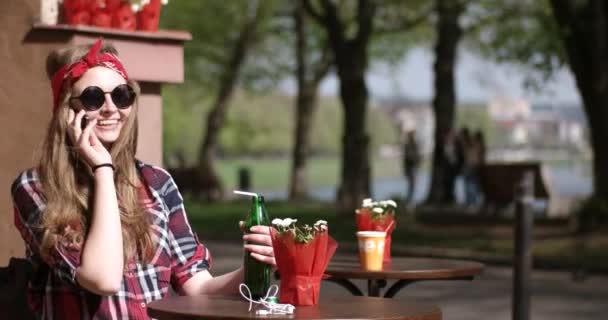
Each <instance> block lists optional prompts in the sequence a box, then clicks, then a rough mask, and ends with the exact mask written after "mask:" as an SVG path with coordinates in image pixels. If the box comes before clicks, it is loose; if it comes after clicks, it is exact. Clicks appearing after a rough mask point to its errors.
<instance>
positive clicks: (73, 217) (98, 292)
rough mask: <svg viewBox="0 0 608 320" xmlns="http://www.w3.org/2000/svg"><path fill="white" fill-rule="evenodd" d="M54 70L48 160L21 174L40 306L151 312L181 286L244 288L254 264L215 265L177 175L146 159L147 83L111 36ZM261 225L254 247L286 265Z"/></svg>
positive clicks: (21, 206)
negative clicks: (141, 125) (141, 120)
mask: <svg viewBox="0 0 608 320" xmlns="http://www.w3.org/2000/svg"><path fill="white" fill-rule="evenodd" d="M47 72H48V73H49V76H50V77H51V84H52V89H53V103H54V105H53V110H52V111H53V116H52V119H51V122H50V125H49V128H48V132H47V135H46V139H45V142H44V147H43V150H42V155H41V159H40V163H39V165H38V166H37V167H36V168H35V169H30V170H27V171H25V172H23V173H21V174H20V175H19V176H18V177H17V179H16V180H15V182H14V183H13V186H12V195H13V202H14V208H15V224H16V226H17V228H18V229H19V231H20V233H21V235H22V237H23V239H24V241H25V244H26V248H27V256H28V258H29V260H30V261H31V263H32V265H33V267H34V271H35V275H34V277H33V278H32V280H31V282H30V288H29V289H30V290H29V293H30V304H31V306H32V309H33V311H34V313H35V314H36V315H37V318H43V319H91V318H95V319H98V318H99V319H148V316H147V312H146V304H147V303H148V302H150V301H152V300H156V299H161V298H163V297H165V296H167V295H168V293H169V286H172V287H173V289H174V290H175V291H176V292H178V293H179V294H185V295H194V294H202V293H236V292H238V285H239V284H240V283H241V282H242V281H243V271H242V268H239V269H237V270H235V271H233V272H231V273H228V274H225V275H222V276H218V277H212V276H211V274H210V273H209V271H208V269H209V268H210V264H211V255H210V253H209V251H208V250H207V248H206V247H205V246H203V245H202V244H201V243H200V242H199V240H198V239H197V237H196V235H195V234H194V233H193V231H192V229H191V227H190V225H189V223H188V219H187V217H186V213H185V211H184V206H183V202H182V197H181V195H180V193H179V191H178V189H177V186H176V185H175V182H174V181H173V179H172V178H171V176H170V175H169V174H168V173H167V172H166V171H165V170H163V169H161V168H158V167H155V166H151V165H147V164H144V163H142V162H141V161H139V160H137V159H135V151H136V147H137V109H138V103H137V100H138V96H139V87H138V85H137V83H135V82H134V81H132V80H129V78H128V75H127V72H126V70H125V69H124V67H123V66H122V63H121V62H120V60H119V59H118V57H117V52H116V50H115V49H114V48H113V47H112V46H110V45H102V40H101V39H99V40H98V41H97V42H96V43H95V44H94V45H93V46H90V47H88V46H80V47H73V48H70V49H65V50H60V51H56V52H53V53H52V54H51V55H50V56H49V58H48V61H47ZM144 107H145V106H144ZM143 111H144V112H145V109H144V110H143ZM251 232H252V233H250V234H248V235H246V236H244V238H245V239H246V240H248V241H249V242H250V243H253V244H250V245H245V249H246V250H248V251H249V252H251V253H250V254H251V255H252V256H253V257H255V258H257V259H258V260H260V261H263V262H265V263H269V264H271V265H274V264H275V260H274V255H273V250H272V244H271V240H270V236H269V232H268V228H264V227H254V228H252V230H251Z"/></svg>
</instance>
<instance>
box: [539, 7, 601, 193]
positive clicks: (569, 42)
mask: <svg viewBox="0 0 608 320" xmlns="http://www.w3.org/2000/svg"><path fill="white" fill-rule="evenodd" d="M551 5H552V7H553V14H554V16H555V18H556V21H557V23H558V25H559V26H560V29H561V38H562V41H563V44H564V47H565V49H566V54H567V57H568V62H569V65H570V69H571V70H572V73H573V74H574V77H575V79H576V85H577V87H578V90H579V92H580V95H581V97H582V100H583V105H584V109H585V113H586V115H587V120H588V122H589V127H590V131H591V147H592V149H593V173H594V174H593V188H594V190H593V193H594V197H597V198H601V199H608V166H607V165H606V164H607V163H608V126H606V123H608V106H607V105H606V104H607V103H608V3H606V2H605V1H603V0H588V1H585V2H580V1H579V2H576V1H564V0H552V1H551Z"/></svg>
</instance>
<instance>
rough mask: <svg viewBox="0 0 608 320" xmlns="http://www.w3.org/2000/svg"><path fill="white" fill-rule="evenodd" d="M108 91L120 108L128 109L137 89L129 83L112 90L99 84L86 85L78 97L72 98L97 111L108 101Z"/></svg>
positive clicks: (89, 109) (133, 100)
mask: <svg viewBox="0 0 608 320" xmlns="http://www.w3.org/2000/svg"><path fill="white" fill-rule="evenodd" d="M106 93H109V94H110V96H111V97H112V102H113V103H114V105H115V106H116V107H117V108H119V109H127V108H128V107H130V106H132V105H133V103H134V102H135V91H134V90H133V88H131V86H130V85H128V84H121V85H118V86H117V87H116V88H114V90H112V91H111V92H105V91H103V89H101V88H100V87H97V86H90V87H86V88H85V89H84V90H83V91H82V93H81V94H80V95H79V96H78V97H71V98H70V100H78V101H80V105H81V106H82V108H83V109H85V110H87V111H95V110H99V109H100V108H101V106H103V104H104V103H106Z"/></svg>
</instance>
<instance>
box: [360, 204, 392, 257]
mask: <svg viewBox="0 0 608 320" xmlns="http://www.w3.org/2000/svg"><path fill="white" fill-rule="evenodd" d="M355 216H356V219H357V231H386V239H385V240H384V258H383V259H382V261H383V263H391V234H392V233H393V230H395V225H396V224H397V222H396V221H395V214H394V213H387V214H385V215H382V216H381V217H379V218H376V219H374V218H372V214H371V212H370V211H369V209H367V208H363V209H359V212H357V214H355ZM393 221H395V223H393V224H392V225H391V222H393ZM389 226H390V228H389V229H388V230H387V228H388V227H389Z"/></svg>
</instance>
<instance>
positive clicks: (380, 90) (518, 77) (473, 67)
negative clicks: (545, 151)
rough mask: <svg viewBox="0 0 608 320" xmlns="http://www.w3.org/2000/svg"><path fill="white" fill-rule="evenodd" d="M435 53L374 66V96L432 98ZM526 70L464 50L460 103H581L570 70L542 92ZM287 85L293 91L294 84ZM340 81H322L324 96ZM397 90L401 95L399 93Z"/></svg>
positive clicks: (369, 80) (412, 53)
mask: <svg viewBox="0 0 608 320" xmlns="http://www.w3.org/2000/svg"><path fill="white" fill-rule="evenodd" d="M432 65H433V53H432V51H430V50H428V49H424V48H416V49H413V50H411V51H410V52H409V54H408V55H407V56H406V57H405V58H404V59H403V60H402V61H401V62H400V63H399V64H398V65H397V66H390V67H389V66H386V65H384V66H382V65H376V66H372V67H371V68H370V71H369V74H368V76H367V84H368V88H369V89H370V92H371V95H372V98H378V97H387V96H395V95H397V96H404V97H409V98H413V99H416V100H428V101H430V100H431V99H432V96H433V91H434V89H433V70H432ZM524 72H525V71H524V70H523V69H522V68H521V67H518V66H512V65H511V66H507V65H498V64H496V63H494V62H491V61H488V60H484V59H482V58H480V57H478V56H476V55H474V54H472V53H470V52H466V51H464V50H460V52H459V56H458V61H457V66H456V96H457V99H458V101H459V103H466V102H477V103H480V102H481V103H485V102H486V101H487V100H488V99H489V98H491V97H495V96H502V97H507V98H513V99H519V98H524V99H526V100H528V101H530V102H531V103H533V104H534V103H551V104H557V105H562V104H566V105H573V106H574V105H580V101H581V100H580V97H579V94H578V90H577V89H576V84H575V83H574V79H573V77H572V74H571V73H570V70H569V69H567V68H564V69H563V70H560V71H559V72H558V73H557V74H556V75H555V77H554V79H552V80H551V81H549V82H547V83H545V84H543V88H542V90H541V92H534V91H531V90H529V89H528V90H526V89H524V88H523V81H524V74H523V73H524ZM284 88H285V89H287V90H288V91H292V90H293V88H294V86H293V83H290V84H285V85H284ZM336 93H337V81H336V77H335V76H333V75H332V76H330V77H328V78H327V79H326V80H324V81H323V83H322V84H321V94H322V95H330V96H331V95H336ZM395 93H397V94H395Z"/></svg>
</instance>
